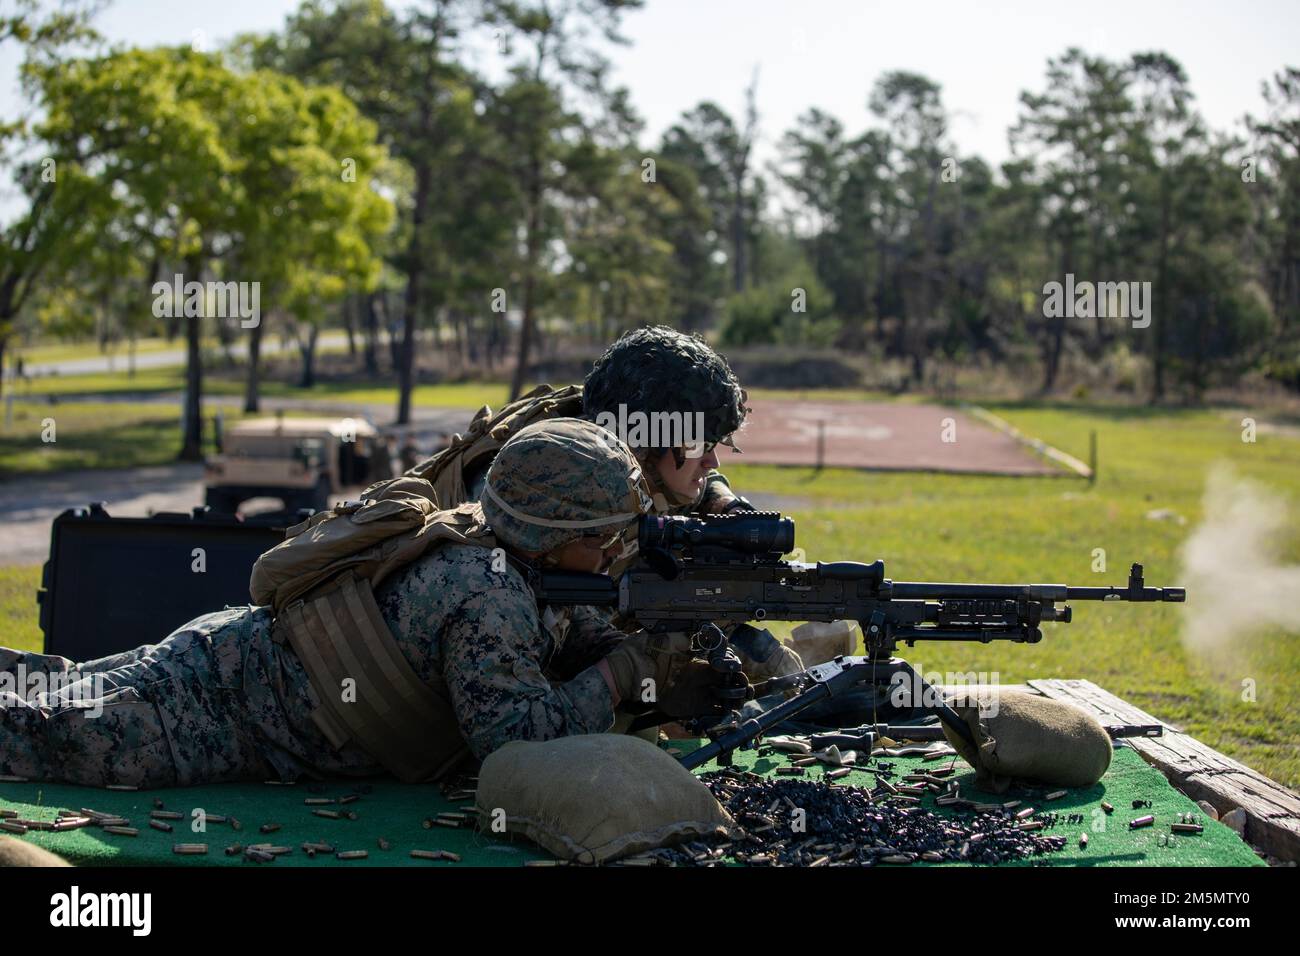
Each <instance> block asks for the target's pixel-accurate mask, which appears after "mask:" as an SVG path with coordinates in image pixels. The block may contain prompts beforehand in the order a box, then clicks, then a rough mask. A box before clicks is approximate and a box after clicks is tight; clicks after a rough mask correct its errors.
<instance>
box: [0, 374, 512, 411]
mask: <svg viewBox="0 0 1300 956" xmlns="http://www.w3.org/2000/svg"><path fill="white" fill-rule="evenodd" d="M530 387H531V386H530ZM184 388H185V370H184V369H183V368H181V367H180V366H176V367H174V368H151V369H142V370H140V371H139V372H137V373H136V374H135V377H134V378H132V377H129V376H128V375H127V374H126V373H125V372H103V373H95V374H89V375H52V376H45V377H42V378H37V379H32V380H31V381H28V382H23V383H20V384H18V385H17V386H15V388H14V395H15V396H17V397H18V398H20V399H21V398H38V397H41V396H47V395H53V396H55V397H63V396H77V397H78V398H84V399H86V400H91V399H93V397H94V396H99V395H104V396H121V395H129V394H136V393H138V394H147V395H154V394H159V393H164V392H174V393H179V392H182V391H183V390H184ZM508 391H509V387H508V386H507V385H505V384H504V383H495V382H451V383H446V384H440V385H417V386H416V388H415V393H414V395H413V396H412V400H413V401H414V403H415V404H416V405H424V406H430V407H434V406H437V407H445V408H464V409H468V410H471V411H473V410H477V409H478V408H479V406H481V405H484V404H488V405H491V406H492V407H493V408H498V407H500V406H501V405H502V404H504V402H505V399H506V395H507V393H508ZM203 392H204V394H205V395H233V396H242V395H243V394H244V379H243V374H242V370H236V374H233V375H231V374H227V373H225V372H223V371H205V374H204V379H203ZM261 394H262V395H263V397H266V398H294V399H298V398H301V399H305V400H315V399H328V400H330V401H332V402H340V403H349V402H351V403H356V404H370V403H377V404H391V405H392V406H393V408H394V409H396V408H397V388H396V386H394V385H393V382H392V380H391V379H381V380H376V381H372V382H360V383H358V382H357V381H355V380H353V381H348V382H319V383H317V384H316V385H314V386H313V387H311V388H299V387H298V386H296V385H292V384H289V383H287V382H277V381H264V382H263V383H262V388H261Z"/></svg>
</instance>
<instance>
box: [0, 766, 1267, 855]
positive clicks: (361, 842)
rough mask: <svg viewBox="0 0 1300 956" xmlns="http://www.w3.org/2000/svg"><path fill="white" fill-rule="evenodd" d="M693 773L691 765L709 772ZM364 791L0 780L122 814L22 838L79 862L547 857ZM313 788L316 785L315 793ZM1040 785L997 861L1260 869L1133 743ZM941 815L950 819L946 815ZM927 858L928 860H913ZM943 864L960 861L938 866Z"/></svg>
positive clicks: (1002, 797)
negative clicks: (430, 854)
mask: <svg viewBox="0 0 1300 956" xmlns="http://www.w3.org/2000/svg"><path fill="white" fill-rule="evenodd" d="M668 746H669V747H670V748H671V749H675V750H681V751H687V750H690V749H693V747H694V746H695V744H694V743H693V742H689V741H674V742H672V743H671V744H669V745H668ZM882 759H883V760H884V762H886V763H890V764H892V765H893V772H894V776H893V777H892V778H890V779H891V780H894V781H898V780H901V778H902V776H903V775H904V774H907V773H913V772H916V771H918V770H929V769H933V768H934V767H937V766H955V767H956V770H957V772H956V773H954V774H953V778H954V779H956V780H957V781H958V783H959V785H960V786H961V789H962V792H963V794H965V795H969V796H972V797H974V798H976V799H981V797H980V796H979V795H980V791H978V790H977V789H976V788H975V786H974V779H975V775H974V773H973V772H972V771H970V769H969V768H967V767H966V765H965V764H964V763H961V762H960V761H958V762H956V763H955V764H953V763H952V762H951V761H948V760H944V761H933V762H925V761H923V760H922V759H921V758H920V757H898V758H882ZM736 764H737V765H738V766H740V767H743V768H745V769H750V770H753V771H754V772H756V773H761V774H765V775H770V774H772V773H773V772H774V771H775V769H776V768H777V767H778V766H785V765H786V761H785V760H784V759H782V758H777V757H759V756H757V753H756V752H755V751H741V752H738V753H737V754H736ZM715 767H716V765H714V764H710V765H709V767H706V768H702V769H701V770H700V771H698V772H704V771H705V770H708V769H712V768H715ZM823 773H824V770H823V769H820V768H816V767H814V768H810V772H809V773H808V777H809V779H813V780H816V779H818V778H819V777H821V775H822V774H823ZM837 783H838V784H839V785H849V786H853V785H858V786H864V785H871V784H872V777H871V775H870V774H868V773H866V772H865V771H854V772H853V773H851V774H850V775H848V776H847V777H844V778H843V779H841V780H839V781H837ZM367 785H368V786H369V787H371V792H370V793H368V794H364V795H363V796H362V797H361V799H360V800H358V801H357V802H355V803H350V804H347V805H346V806H343V807H338V806H335V807H332V808H331V807H327V808H324V809H336V810H339V809H342V810H353V811H355V812H356V813H357V816H358V819H356V820H346V819H340V820H328V819H322V818H320V817H316V816H313V815H312V812H311V811H312V809H313V808H312V807H310V806H307V805H305V804H304V802H303V801H304V800H305V799H307V798H318V797H338V796H342V795H344V794H347V793H352V792H355V790H356V788H355V786H354V785H351V784H348V783H345V782H332V783H329V784H325V785H323V792H322V793H313V792H309V791H308V790H307V787H306V786H305V785H296V786H270V785H265V784H224V785H220V786H210V787H191V788H185V789H171V790H154V791H139V792H120V791H111V790H99V789H91V788H87V787H69V786H62V785H59V784H44V783H19V784H10V783H6V784H0V809H14V810H17V811H18V812H19V815H20V816H21V817H24V818H29V819H44V820H53V819H54V818H55V815H56V813H57V811H58V810H60V809H70V810H77V809H80V808H82V807H89V808H90V809H93V810H99V811H101V812H104V813H116V814H120V815H121V816H125V817H127V818H129V819H130V820H131V823H132V825H133V826H136V827H139V828H140V835H139V836H138V837H125V836H113V835H111V834H106V833H103V832H101V831H100V830H99V829H98V828H93V827H89V828H86V829H82V830H73V831H68V832H64V833H48V832H37V831H33V832H31V833H29V834H27V835H26V836H24V837H22V839H25V840H29V841H31V842H32V843H35V844H37V845H38V846H43V847H45V848H47V849H49V850H52V851H54V852H55V853H58V854H60V855H61V856H63V857H65V858H66V859H68V860H69V861H70V862H72V863H74V864H77V865H85V866H104V865H112V866H139V865H144V866H148V865H178V866H200V865H219V866H254V865H257V864H252V863H247V862H244V861H242V860H241V859H240V858H239V857H227V856H226V855H225V854H224V852H223V849H224V847H226V846H228V845H230V844H231V843H234V842H236V841H238V842H240V843H242V844H244V845H245V846H247V845H248V844H250V843H274V844H278V845H282V846H289V847H292V848H293V852H292V853H290V854H287V855H285V856H283V857H281V858H279V859H278V860H277V861H276V862H275V863H274V864H266V865H274V866H437V867H445V866H518V865H521V864H522V863H523V862H524V861H526V860H535V859H545V858H546V857H547V856H548V854H546V853H545V852H544V851H542V850H539V849H537V848H535V847H532V846H531V845H529V844H527V843H524V842H522V841H514V842H512V841H510V840H508V839H504V838H496V837H493V836H491V835H489V834H485V833H478V832H475V831H473V830H469V829H448V828H443V827H436V826H435V827H434V828H433V829H431V830H426V829H425V828H424V826H423V821H424V820H425V819H427V818H430V817H432V816H434V815H435V814H437V813H438V812H440V811H444V810H461V811H468V810H470V808H471V805H472V804H471V802H469V801H462V802H459V803H454V804H453V803H450V802H448V801H447V800H445V799H444V798H443V797H442V795H441V794H440V792H439V790H438V788H437V787H434V786H411V785H406V784H400V783H397V782H394V781H384V780H375V781H370V782H368V784H367ZM318 789H319V788H318ZM1047 792H1048V791H1047V789H1037V790H1025V789H1023V788H1013V789H1012V790H1011V791H1009V792H1008V793H1006V794H999V795H993V794H984V795H983V797H986V798H987V802H1004V801H1009V800H1023V801H1025V803H1024V806H1033V807H1037V808H1039V809H1043V810H1050V811H1054V812H1056V813H1058V814H1059V815H1060V822H1058V823H1057V825H1056V826H1054V827H1052V828H1050V829H1045V830H1040V831H1039V833H1040V834H1045V835H1047V834H1059V835H1064V836H1068V837H1069V840H1068V841H1067V844H1066V848H1065V849H1063V850H1061V851H1060V852H1057V853H1049V854H1045V855H1043V856H1041V857H1035V858H1032V859H1030V860H1027V861H1022V862H1017V863H1007V864H1003V865H1004V866H1018V865H1034V866H1096V865H1101V864H1104V865H1108V866H1263V865H1264V863H1263V861H1262V860H1260V859H1259V857H1258V856H1256V855H1255V853H1254V852H1253V851H1252V850H1251V849H1250V847H1248V846H1247V845H1246V844H1245V843H1243V842H1242V841H1241V840H1240V839H1239V838H1238V836H1237V835H1236V834H1235V833H1233V832H1232V831H1231V830H1229V829H1228V828H1227V827H1225V826H1223V825H1222V824H1220V823H1217V822H1214V821H1211V820H1208V819H1206V818H1205V816H1204V814H1203V813H1202V812H1201V810H1200V809H1199V808H1198V807H1197V806H1196V804H1195V803H1194V802H1193V801H1192V800H1190V799H1189V798H1187V797H1185V796H1183V795H1182V794H1180V793H1178V792H1177V791H1176V790H1174V788H1173V787H1171V786H1170V785H1169V783H1168V781H1167V780H1165V778H1164V777H1163V776H1162V775H1161V774H1160V772H1159V771H1158V770H1156V769H1155V768H1154V767H1151V766H1149V765H1147V764H1146V763H1145V762H1143V760H1142V758H1141V757H1140V756H1138V754H1137V752H1136V751H1134V750H1133V749H1132V748H1131V747H1120V748H1118V749H1116V751H1115V759H1114V760H1113V762H1112V763H1111V766H1110V770H1109V771H1107V773H1106V776H1105V777H1103V778H1102V780H1101V782H1100V783H1099V784H1097V785H1096V786H1093V787H1090V788H1087V789H1079V790H1070V791H1067V793H1066V795H1065V796H1063V797H1061V798H1059V799H1056V800H1052V801H1050V802H1048V801H1044V800H1043V799H1042V797H1043V796H1045V794H1046V793H1047ZM155 797H158V798H160V799H162V800H163V802H164V804H165V805H166V808H167V809H169V810H175V811H180V812H182V813H184V814H185V815H186V819H185V820H179V821H170V822H172V824H173V826H174V827H175V832H174V833H163V832H161V831H158V830H154V829H151V828H150V827H149V824H148V819H149V811H150V810H152V809H153V808H154V805H153V801H154V798H155ZM1135 799H1142V800H1150V801H1151V808H1150V809H1139V810H1134V809H1133V808H1132V801H1133V800H1135ZM1102 800H1106V801H1107V802H1109V803H1110V804H1112V805H1113V806H1114V807H1115V812H1114V814H1113V815H1109V816H1108V815H1106V814H1105V813H1104V812H1103V811H1102V810H1101V801H1102ZM922 806H924V807H926V808H929V809H934V808H935V807H934V801H933V798H932V797H926V798H924V799H923V802H922ZM195 808H202V809H203V810H204V811H205V812H206V813H210V814H220V815H226V816H233V817H235V818H236V819H238V820H239V821H240V822H241V823H242V824H243V829H242V830H241V831H240V832H238V833H235V832H233V831H232V830H231V828H230V827H229V826H228V825H226V824H210V825H209V826H208V829H207V832H206V833H195V832H193V831H192V829H191V824H190V817H191V815H192V813H193V810H194V809H195ZM940 812H941V813H944V814H950V815H960V814H954V813H952V811H949V810H940ZM1184 812H1192V813H1196V814H1197V816H1198V819H1199V820H1201V821H1202V822H1203V823H1204V825H1205V832H1204V833H1202V834H1199V835H1196V836H1182V835H1179V836H1176V837H1174V839H1173V842H1172V844H1171V845H1169V846H1159V845H1158V843H1159V838H1160V836H1161V835H1162V834H1168V833H1169V824H1170V823H1171V822H1176V821H1177V820H1178V815H1179V814H1180V813H1184ZM1071 813H1082V814H1083V815H1084V823H1083V824H1082V825H1078V824H1076V825H1071V826H1067V825H1066V824H1065V822H1064V821H1065V819H1066V817H1067V816H1068V815H1069V814H1071ZM1144 814H1154V815H1155V817H1156V824H1155V826H1153V827H1150V828H1146V829H1140V830H1130V829H1129V828H1128V822H1129V820H1131V819H1133V818H1135V817H1138V816H1142V815H1144ZM264 823H279V824H281V825H282V827H281V829H280V830H278V831H276V832H274V833H270V834H262V833H259V832H258V827H259V826H261V825H262V824H264ZM1083 831H1086V832H1087V833H1088V840H1089V844H1088V848H1087V849H1086V850H1081V849H1079V847H1078V835H1079V833H1080V832H1083ZM380 837H383V838H384V839H386V840H388V841H389V842H390V843H391V844H392V848H391V849H389V850H380V849H379V847H378V841H379V838H380ZM304 841H313V842H314V841H323V842H327V843H330V844H332V845H333V846H334V847H336V848H337V849H339V850H366V851H368V852H369V857H368V858H367V859H364V860H351V861H339V860H335V859H334V858H332V857H325V856H317V857H316V859H315V860H310V859H308V858H307V857H306V855H305V854H304V853H303V852H302V850H301V844H302V843H303V842H304ZM176 843H207V844H208V847H209V849H208V854H207V855H206V856H191V857H185V856H176V855H175V854H174V853H173V851H172V847H173V845H174V844H176ZM413 849H426V850H433V849H443V850H450V851H452V852H454V853H458V854H460V856H461V862H460V863H449V862H446V861H436V862H434V861H428V860H416V859H412V858H411V857H410V855H409V854H410V851H411V850H413ZM916 865H928V864H916ZM939 865H945V866H951V865H961V864H939Z"/></svg>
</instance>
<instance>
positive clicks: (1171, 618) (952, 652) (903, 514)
mask: <svg viewBox="0 0 1300 956" xmlns="http://www.w3.org/2000/svg"><path fill="white" fill-rule="evenodd" d="M989 407H990V408H991V409H992V410H993V411H995V412H996V413H997V414H999V415H1001V416H1003V417H1004V418H1007V419H1009V420H1010V421H1012V422H1013V423H1014V424H1015V425H1016V426H1018V427H1019V428H1021V429H1022V430H1023V431H1025V432H1028V433H1029V434H1032V435H1036V436H1038V437H1040V438H1043V439H1044V440H1046V441H1048V442H1050V443H1052V444H1054V445H1056V446H1057V447H1058V448H1061V449H1062V450H1064V451H1068V452H1070V453H1072V454H1074V455H1076V456H1079V457H1086V452H1087V448H1088V444H1087V442H1088V432H1089V430H1091V429H1096V430H1097V432H1098V435H1099V444H1100V469H1099V471H1100V475H1099V478H1098V481H1097V484H1096V486H1095V487H1092V488H1089V486H1088V485H1087V484H1086V483H1085V482H1083V481H1080V480H1074V479H1053V478H1036V479H1035V478H971V477H960V476H950V475H928V474H927V475H920V474H905V473H867V472H853V471H846V470H827V471H825V472H823V473H822V474H821V475H815V474H814V473H812V472H811V471H809V470H806V469H788V468H776V467H766V466H753V465H749V466H733V467H729V468H728V469H727V474H728V477H729V478H730V479H731V480H732V484H733V485H734V486H735V487H737V488H738V489H740V490H742V491H744V490H750V489H752V490H755V491H766V492H769V493H776V494H781V495H790V496H797V497H798V498H802V499H805V500H806V501H807V506H806V507H803V508H797V509H795V510H794V512H793V514H794V517H795V519H796V543H797V544H798V545H799V546H800V547H802V548H803V549H804V550H805V551H806V552H807V555H808V559H809V560H814V561H815V560H832V559H836V558H841V559H843V558H853V559H858V560H868V561H870V560H873V559H875V558H883V559H884V560H885V562H886V567H887V570H888V574H889V576H890V577H892V578H894V579H895V580H915V581H925V580H931V581H933V580H956V581H962V580H965V581H990V582H1010V581H1034V582H1060V583H1068V584H1083V585H1087V584H1098V583H1115V584H1122V583H1124V581H1125V579H1126V577H1127V572H1128V566H1129V564H1130V563H1131V562H1133V561H1141V562H1142V563H1143V565H1144V566H1145V568H1146V575H1147V581H1148V583H1149V584H1151V585H1175V584H1181V583H1183V582H1181V581H1179V580H1178V578H1179V561H1178V549H1179V546H1180V545H1181V544H1182V542H1183V541H1184V540H1185V539H1186V537H1187V536H1188V535H1189V534H1190V533H1191V531H1192V530H1193V528H1194V527H1195V525H1196V523H1197V521H1198V520H1199V518H1200V516H1201V494H1202V492H1203V486H1204V480H1205V474H1206V471H1207V469H1208V468H1209V466H1210V465H1211V463H1213V462H1216V461H1224V462H1228V463H1231V465H1232V466H1233V467H1235V468H1236V470H1237V471H1238V473H1239V474H1240V475H1242V476H1244V477H1248V478H1252V479H1254V480H1256V481H1258V482H1260V483H1262V484H1264V485H1265V486H1267V487H1269V488H1271V489H1274V490H1277V491H1281V492H1283V493H1285V494H1286V495H1288V496H1289V498H1290V499H1291V502H1292V504H1293V506H1294V505H1298V504H1300V441H1296V440H1295V439H1292V438H1282V437H1271V436H1261V437H1260V439H1259V441H1258V442H1257V443H1256V444H1244V443H1242V441H1241V438H1240V435H1241V433H1240V428H1239V427H1238V426H1237V424H1236V423H1235V422H1234V421H1233V420H1232V419H1230V418H1227V417H1225V416H1223V415H1221V414H1219V413H1215V412H1210V411H1188V412H1179V411H1168V410H1162V411H1150V410H1146V409H1138V410H1128V409H1116V410H1109V409H1101V408H1096V409H1082V410H1075V409H1064V408H1051V407H1041V406H1039V407H1035V406H1030V405H1024V404H1019V405H1011V404H1004V405H997V404H993V405H990V406H989ZM1260 417H1261V420H1264V416H1262V415H1261V416H1260ZM1161 508H1167V509H1172V510H1173V511H1174V512H1176V513H1177V514H1179V515H1182V516H1184V517H1185V518H1186V519H1187V523H1186V524H1185V525H1179V524H1177V523H1176V522H1174V521H1155V520H1151V519H1148V518H1147V517H1146V514H1147V512H1148V511H1151V510H1154V509H1161ZM1284 541H1285V550H1284V554H1285V558H1286V559H1287V560H1289V561H1291V562H1294V563H1297V564H1300V511H1297V510H1295V508H1294V507H1293V513H1292V517H1291V522H1290V524H1289V526H1288V527H1287V528H1285V529H1284ZM1094 548H1104V549H1105V550H1106V559H1107V564H1108V571H1107V572H1106V574H1104V575H1102V574H1094V573H1093V572H1092V560H1093V557H1092V552H1093V549H1094ZM1202 597H1204V596H1202ZM1195 598H1196V595H1195V594H1193V599H1195ZM1227 599H1230V596H1228V598H1227ZM1195 608H1196V605H1195V603H1193V604H1190V605H1187V606H1179V605H1170V604H1165V605H1151V604H1145V605H1144V604H1102V603H1092V602H1080V603H1077V604H1076V605H1075V607H1074V611H1075V614H1074V621H1073V623H1071V624H1068V625H1066V624H1054V625H1047V626H1046V627H1045V629H1044V631H1045V636H1044V639H1043V641H1042V642H1041V643H1039V644H1037V645H1012V644H994V645H988V646H983V645H975V644H972V645H954V644H945V645H942V646H940V645H932V646H927V645H924V644H921V645H918V646H917V647H916V648H914V649H911V650H910V651H907V652H906V653H907V655H908V656H909V659H911V660H912V661H913V663H916V664H919V665H921V666H922V669H924V670H926V671H939V672H958V673H965V672H969V671H975V672H981V671H984V672H993V671H996V672H998V677H999V680H1000V682H1001V683H1017V682H1020V681H1024V680H1026V679H1029V678H1036V677H1078V678H1086V679H1088V680H1091V681H1093V682H1095V683H1097V684H1099V685H1101V686H1102V687H1104V688H1106V689H1107V690H1109V691H1110V692H1112V693H1114V694H1117V695H1118V696H1120V697H1123V698H1126V699H1128V700H1131V701H1133V702H1134V703H1136V704H1137V705H1138V706H1140V707H1143V708H1144V709H1146V710H1148V711H1150V712H1152V713H1153V714H1155V715H1156V716H1158V717H1160V718H1161V719H1163V720H1167V721H1170V722H1172V723H1175V724H1179V725H1181V726H1182V727H1183V728H1184V729H1185V730H1187V731H1188V732H1190V733H1192V734H1193V735H1195V736H1196V737H1198V738H1200V739H1201V740H1203V741H1205V742H1206V743H1208V744H1209V745H1210V746H1212V747H1216V748H1218V749H1220V750H1222V751H1224V752H1225V753H1227V754H1230V755H1231V756H1233V757H1236V758H1237V759H1238V760H1241V761H1242V762H1244V763H1246V764H1249V765H1250V766H1252V767H1254V768H1256V769H1257V770H1259V771H1260V772H1262V773H1264V774H1267V775H1268V776H1271V777H1273V778H1275V779H1277V780H1281V781H1283V782H1284V783H1286V784H1288V785H1289V786H1292V787H1295V786H1298V785H1300V712H1297V709H1296V707H1295V705H1294V701H1295V699H1296V697H1297V696H1300V627H1297V628H1296V629H1295V631H1294V632H1293V633H1290V634H1287V633H1284V632H1282V631H1280V630H1277V629H1273V630H1268V631H1264V632H1262V633H1259V634H1255V635H1252V636H1249V637H1243V638H1241V639H1239V640H1238V641H1236V642H1235V643H1234V644H1233V645H1232V646H1231V648H1230V651H1220V652H1218V653H1216V654H1196V653H1192V652H1190V651H1188V650H1187V649H1186V648H1185V647H1184V646H1183V643H1182V641H1181V638H1180V635H1181V632H1182V616H1181V615H1182V614H1184V613H1189V612H1191V613H1195ZM1189 609H1190V611H1189ZM1212 610H1213V609H1210V612H1212ZM1207 613H1208V612H1207ZM773 630H774V631H780V632H781V633H786V632H788V630H789V627H788V626H779V625H778V626H774V627H773ZM1245 679H1251V680H1253V681H1254V682H1255V686H1256V689H1257V699H1256V701H1255V702H1245V701H1243V700H1242V681H1243V680H1245Z"/></svg>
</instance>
